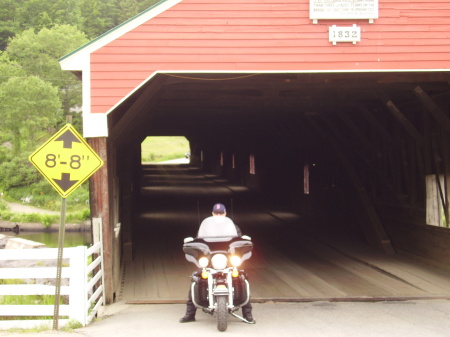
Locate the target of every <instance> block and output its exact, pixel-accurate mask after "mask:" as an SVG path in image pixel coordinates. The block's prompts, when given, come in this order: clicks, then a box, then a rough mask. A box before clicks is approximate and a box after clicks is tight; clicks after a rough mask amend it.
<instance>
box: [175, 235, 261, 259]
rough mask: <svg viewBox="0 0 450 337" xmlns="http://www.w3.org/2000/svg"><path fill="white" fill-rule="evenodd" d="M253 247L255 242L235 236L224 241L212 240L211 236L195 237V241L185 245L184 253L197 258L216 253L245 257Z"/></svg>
mask: <svg viewBox="0 0 450 337" xmlns="http://www.w3.org/2000/svg"><path fill="white" fill-rule="evenodd" d="M214 239H218V238H214ZM222 239H226V238H222ZM252 249H253V243H252V242H251V241H249V240H243V239H241V238H233V239H231V240H230V239H228V240H223V241H216V240H214V241H211V238H207V239H206V238H204V239H195V240H194V241H192V242H189V243H185V244H184V245H183V251H184V253H185V254H187V255H190V256H192V257H194V258H195V259H196V260H198V259H199V258H201V257H202V256H210V255H212V254H216V253H225V254H232V255H239V256H241V257H243V256H245V255H248V253H250V252H251V251H252Z"/></svg>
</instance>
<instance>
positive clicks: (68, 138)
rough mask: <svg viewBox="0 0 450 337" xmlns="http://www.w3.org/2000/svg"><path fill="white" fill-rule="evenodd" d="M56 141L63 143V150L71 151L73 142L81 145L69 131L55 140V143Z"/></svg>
mask: <svg viewBox="0 0 450 337" xmlns="http://www.w3.org/2000/svg"><path fill="white" fill-rule="evenodd" d="M57 141H62V142H64V145H63V148H65V149H71V148H72V143H73V142H76V143H81V142H80V141H79V139H78V138H77V137H75V135H74V134H73V133H72V132H71V131H70V130H66V131H65V132H64V133H63V134H62V135H61V136H59V137H58V138H57V139H55V142H57Z"/></svg>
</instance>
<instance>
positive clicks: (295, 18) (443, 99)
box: [60, 0, 450, 303]
mask: <svg viewBox="0 0 450 337" xmlns="http://www.w3.org/2000/svg"><path fill="white" fill-rule="evenodd" d="M60 63H61V66H62V68H63V69H64V70H68V71H72V72H74V73H76V74H77V75H78V76H79V78H80V80H81V81H82V85H83V133H84V136H85V137H86V138H88V141H89V143H90V144H91V146H92V147H93V148H94V149H95V150H96V151H97V153H99V154H100V156H101V157H102V158H103V160H104V161H105V163H106V164H105V165H104V167H103V168H102V169H101V170H100V171H98V172H97V173H96V174H95V175H94V176H93V177H92V178H91V180H90V188H91V205H92V210H91V211H92V212H91V213H92V216H93V218H94V221H98V222H101V224H102V228H103V237H104V248H105V253H106V255H105V258H106V260H105V264H106V273H107V274H106V279H105V283H106V295H107V301H108V302H109V303H111V302H113V301H114V300H115V299H117V298H118V297H123V298H124V299H126V300H127V301H129V302H130V303H132V302H139V301H141V302H142V301H149V302H150V301H169V302H170V301H178V300H182V299H184V298H185V297H186V296H185V295H186V292H187V287H188V280H189V271H190V270H191V269H192V267H191V266H189V265H188V263H187V262H185V261H183V259H184V257H183V254H182V251H181V244H182V238H183V237H185V236H191V235H195V229H196V227H197V226H198V220H197V217H198V216H202V217H203V216H207V215H208V213H209V212H210V210H209V207H210V206H211V205H212V204H213V203H215V202H218V201H221V202H224V203H226V204H227V205H228V207H229V208H230V207H233V208H234V209H235V211H234V213H235V214H234V216H235V217H236V220H237V222H239V224H240V225H241V227H243V229H244V231H248V232H251V233H249V234H250V235H251V236H253V237H254V238H255V240H256V242H255V244H256V247H257V248H256V249H257V251H256V254H255V256H254V260H253V264H252V265H251V266H249V267H248V268H249V269H250V274H251V275H252V277H253V281H252V280H251V282H252V284H253V289H254V292H253V294H254V298H255V299H257V298H260V299H261V300H264V299H267V298H279V299H280V298H287V299H290V300H295V299H297V300H301V299H305V298H306V299H308V298H309V299H312V298H347V299H348V298H366V297H374V298H386V297H396V298H398V297H402V296H410V297H414V296H415V297H417V296H424V297H426V296H428V297H430V296H431V297H433V296H441V297H442V296H449V295H450V284H449V281H448V276H449V275H448V274H447V273H448V271H446V268H448V266H449V262H450V254H449V247H450V232H449V229H448V226H449V202H448V195H449V191H450V184H449V183H450V149H449V139H450V118H449V111H450V84H449V80H450V73H449V70H450V2H448V1H447V0H431V1H428V0H415V1H404V0H402V1H400V0H347V1H334V0H327V1H321V0H227V1H220V0H219V1H209V0H165V1H161V2H159V3H158V4H156V5H155V6H153V7H151V8H149V9H148V10H147V11H145V12H143V13H141V14H139V15H138V16H136V17H134V18H132V19H130V20H129V21H127V22H125V23H123V24H122V25H120V26H118V27H116V28H115V29H113V30H111V31H109V32H107V33H105V34H104V35H102V36H100V37H98V38H97V39H95V40H93V41H91V42H90V43H88V44H87V45H85V46H83V47H81V48H80V49H78V50H76V51H74V52H73V53H71V54H69V55H67V56H65V57H64V58H62V59H61V60H60ZM159 135H166V136H167V135H169V136H185V137H186V138H187V139H188V140H189V142H190V148H191V162H190V164H189V165H188V166H180V167H165V166H149V165H142V163H141V148H140V146H141V142H142V141H143V140H144V139H145V137H147V136H159ZM197 213H198V214H197ZM258 247H259V248H258ZM269 252H270V253H269ZM406 256H407V257H408V259H405V257H406ZM409 258H414V260H415V261H417V262H412V260H410V259H409ZM284 263H286V264H284ZM410 263H413V264H412V265H411V264H410ZM414 263H417V264H414ZM274 265H277V267H276V268H273V267H274ZM431 266H432V267H431ZM435 267H436V268H439V269H433V268H435ZM271 268H272V269H271ZM419 269H420V270H421V271H418V270H419ZM424 270H425V271H424ZM422 272H423V273H425V274H420V273H422ZM183 275H185V276H183ZM424 275H425V276H424ZM420 280H421V281H420ZM389 282H391V283H389ZM383 285H385V287H384V288H383ZM174 289H175V290H174ZM180 289H181V290H180Z"/></svg>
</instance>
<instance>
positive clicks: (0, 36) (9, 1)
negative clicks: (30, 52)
mask: <svg viewBox="0 0 450 337" xmlns="http://www.w3.org/2000/svg"><path fill="white" fill-rule="evenodd" d="M19 2H20V1H19ZM17 5H18V4H17V1H16V0H0V50H5V48H6V46H7V44H8V40H9V39H10V38H11V37H13V36H14V35H15V34H16V33H17V32H18V31H19V22H18V21H17V19H16V8H17Z"/></svg>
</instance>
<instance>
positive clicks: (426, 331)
mask: <svg viewBox="0 0 450 337" xmlns="http://www.w3.org/2000/svg"><path fill="white" fill-rule="evenodd" d="M184 310H185V306H184V305H180V304H143V305H136V304H134V305H127V304H124V303H115V304H113V305H109V306H106V307H105V308H104V310H102V313H101V317H100V318H98V319H97V320H96V321H94V322H93V323H91V324H90V325H88V326H87V327H83V328H80V329H77V330H75V331H73V332H63V331H52V330H50V331H43V332H39V333H33V334H31V335H32V336H38V337H54V336H63V337H66V336H67V337H68V336H72V337H76V336H87V337H98V336H105V337H106V336H108V337H119V336H120V337H122V336H132V337H140V336H156V337H159V336H164V337H179V336H183V337H191V336H192V337H194V336H195V337H198V336H215V335H222V336H223V335H227V336H247V337H252V336H255V337H256V336H257V337H265V336H270V337H274V336H299V337H300V336H302V337H325V336H326V337H341V336H342V337H391V336H392V337H403V336H407V337H424V336H426V337H449V336H450V301H446V300H423V301H403V302H308V303H264V304H254V305H253V314H254V317H255V319H256V324H254V325H250V324H246V323H243V322H240V321H239V320H237V319H236V318H234V317H231V316H229V320H228V329H227V331H225V332H219V331H218V330H217V328H216V322H215V318H214V317H213V316H211V315H208V314H205V313H203V312H197V320H196V322H192V323H184V324H182V323H179V322H178V320H179V318H180V317H182V316H183V315H184ZM0 336H9V337H16V336H30V334H29V333H26V334H25V333H12V332H5V331H0Z"/></svg>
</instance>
